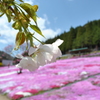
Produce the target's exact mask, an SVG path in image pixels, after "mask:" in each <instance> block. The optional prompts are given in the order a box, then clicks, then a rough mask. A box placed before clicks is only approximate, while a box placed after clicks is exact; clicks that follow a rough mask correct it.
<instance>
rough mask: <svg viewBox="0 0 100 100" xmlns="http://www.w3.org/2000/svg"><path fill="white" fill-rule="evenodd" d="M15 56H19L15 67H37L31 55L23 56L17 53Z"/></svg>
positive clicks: (32, 68) (31, 69) (30, 69)
mask: <svg viewBox="0 0 100 100" xmlns="http://www.w3.org/2000/svg"><path fill="white" fill-rule="evenodd" d="M17 57H18V58H21V61H20V63H19V64H17V65H16V67H18V68H23V69H28V70H29V71H34V70H36V69H38V67H39V66H37V62H36V61H35V60H34V59H33V58H32V57H23V56H22V55H17Z"/></svg>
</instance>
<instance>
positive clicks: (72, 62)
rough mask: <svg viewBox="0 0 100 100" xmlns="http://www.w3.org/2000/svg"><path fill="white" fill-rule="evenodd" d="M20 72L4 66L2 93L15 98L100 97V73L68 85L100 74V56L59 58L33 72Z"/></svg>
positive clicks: (81, 99) (71, 99) (0, 72)
mask: <svg viewBox="0 0 100 100" xmlns="http://www.w3.org/2000/svg"><path fill="white" fill-rule="evenodd" d="M17 71H18V68H16V67H15V66H11V67H7V66H6V67H1V68H0V93H2V94H6V95H7V96H8V97H9V98H11V99H14V100H17V99H20V100H85V99H87V100H100V95H99V94H100V76H99V75H97V76H95V77H93V78H89V79H87V80H84V81H81V82H77V83H74V84H72V85H68V86H67V84H69V83H72V82H74V81H76V80H81V79H83V78H86V77H88V76H91V75H94V74H97V73H100V57H91V58H89V57H87V58H75V59H66V60H58V61H56V62H55V63H51V64H47V65H45V66H41V67H40V68H39V69H37V70H36V71H33V72H29V71H28V70H23V73H22V74H17ZM59 87H61V88H59ZM54 88H59V89H54ZM47 90H48V91H47Z"/></svg>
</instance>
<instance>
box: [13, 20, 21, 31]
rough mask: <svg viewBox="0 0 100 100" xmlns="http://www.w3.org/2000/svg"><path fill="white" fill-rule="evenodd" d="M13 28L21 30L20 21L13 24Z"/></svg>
mask: <svg viewBox="0 0 100 100" xmlns="http://www.w3.org/2000/svg"><path fill="white" fill-rule="evenodd" d="M12 27H13V28H14V29H20V28H21V24H20V22H19V21H16V22H15V23H13V24H12Z"/></svg>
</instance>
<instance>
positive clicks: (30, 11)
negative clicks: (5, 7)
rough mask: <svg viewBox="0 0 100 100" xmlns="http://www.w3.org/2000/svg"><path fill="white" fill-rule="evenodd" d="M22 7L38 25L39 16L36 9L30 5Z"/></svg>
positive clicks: (24, 4) (25, 4) (22, 5)
mask: <svg viewBox="0 0 100 100" xmlns="http://www.w3.org/2000/svg"><path fill="white" fill-rule="evenodd" d="M20 7H22V8H23V9H24V10H25V11H26V12H27V13H28V15H29V16H30V17H31V18H32V19H33V20H34V22H35V23H36V24H37V15H36V13H35V11H36V8H33V6H32V5H30V4H28V3H23V4H20ZM34 9H35V11H34Z"/></svg>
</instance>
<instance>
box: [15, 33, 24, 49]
mask: <svg viewBox="0 0 100 100" xmlns="http://www.w3.org/2000/svg"><path fill="white" fill-rule="evenodd" d="M24 42H25V34H24V32H18V33H17V35H16V41H15V43H16V46H15V48H14V49H15V50H18V49H19V47H20V45H22V44H23V43H24Z"/></svg>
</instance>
